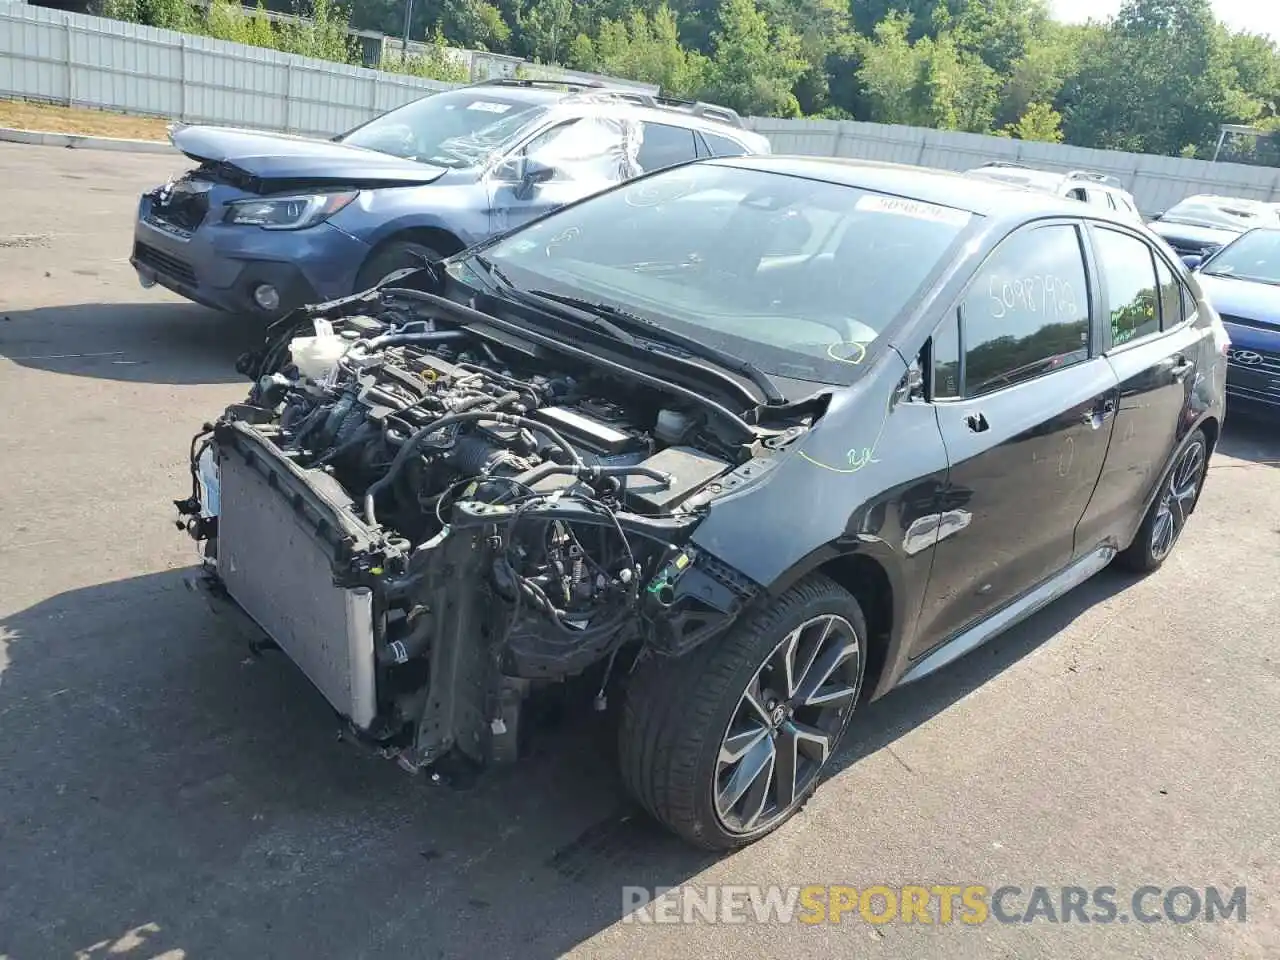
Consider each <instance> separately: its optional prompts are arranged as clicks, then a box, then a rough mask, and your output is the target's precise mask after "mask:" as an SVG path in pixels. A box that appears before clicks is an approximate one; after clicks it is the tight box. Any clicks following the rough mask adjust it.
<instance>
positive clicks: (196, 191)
mask: <svg viewBox="0 0 1280 960" xmlns="http://www.w3.org/2000/svg"><path fill="white" fill-rule="evenodd" d="M171 138H172V140H173V143H174V146H176V147H177V148H178V149H179V150H181V151H182V152H183V153H184V154H186V155H187V156H188V157H190V158H191V159H192V160H194V161H196V162H197V163H198V164H199V166H197V167H196V168H195V169H193V170H191V171H188V172H187V173H185V174H183V175H182V176H180V177H178V178H176V179H175V180H173V181H171V182H169V183H167V184H165V185H163V186H161V187H159V188H157V189H155V190H152V191H148V192H147V193H146V194H144V195H143V196H142V198H141V200H140V202H139V205H138V216H137V222H136V224H135V227H134V245H133V256H132V260H131V262H132V263H133V266H134V268H135V269H136V270H137V272H138V277H139V278H140V279H141V281H142V282H143V284H144V285H151V284H155V283H158V284H160V285H162V286H164V287H167V288H168V289H170V290H172V291H174V292H175V293H178V294H181V295H182V296H184V297H187V298H188V299H190V300H194V301H196V302H197V303H202V304H205V305H206V306H210V307H214V308H215V309H221V310H227V311H231V312H247V313H250V314H261V315H263V316H265V317H271V316H276V315H279V314H282V313H285V312H287V311H288V310H290V309H292V308H294V307H296V306H299V305H300V304H303V303H315V302H318V301H322V300H330V299H333V298H335V297H344V296H347V295H348V294H350V293H352V292H354V291H357V290H364V289H367V288H368V287H370V286H372V285H374V284H376V283H377V282H378V281H380V280H381V279H382V278H383V277H385V276H387V275H388V274H391V273H393V272H395V271H396V270H399V269H402V268H404V267H410V266H420V265H421V264H422V262H423V261H424V260H434V259H440V258H442V257H445V256H447V255H449V254H452V253H457V252H458V251H459V250H461V249H462V248H463V247H467V246H470V245H471V244H474V243H477V242H479V241H481V240H484V239H485V238H487V237H490V236H493V235H494V234H497V233H501V232H503V231H504V230H509V229H511V228H512V227H515V226H518V225H520V224H522V223H525V222H527V221H529V220H532V219H533V218H535V217H537V216H540V215H541V214H544V213H546V212H547V211H549V210H552V209H554V208H556V207H558V206H560V205H562V204H565V203H568V202H570V201H572V200H577V199H579V198H580V197H584V196H586V195H587V194H590V193H594V192H596V191H597V190H603V189H604V188H606V187H608V186H610V185H612V184H616V183H619V182H621V181H622V180H626V179H628V178H630V177H634V176H637V175H639V174H641V173H646V172H650V171H653V170H656V169H659V168H661V167H665V166H670V165H672V164H677V163H684V162H686V161H689V160H693V159H695V158H697V157H712V156H736V155H740V154H752V153H767V152H768V151H769V142H768V140H766V139H765V138H764V137H762V136H760V135H759V134H757V133H753V132H752V131H750V130H747V129H746V128H745V126H744V125H743V122H742V120H741V118H740V117H739V116H738V115H737V114H736V113H735V112H734V111H732V110H730V109H728V108H725V107H719V106H715V105H714V104H708V103H690V102H686V101H679V100H672V99H669V98H664V97H655V96H652V95H649V94H647V93H639V92H636V91H633V90H620V89H614V88H607V87H602V86H600V85H598V84H597V85H583V84H577V83H566V82H561V81H538V80H491V81H487V82H485V83H480V84H473V85H471V86H467V87H463V88H460V89H455V90H449V91H445V92H442V93H436V94H431V95H429V96H426V97H423V98H421V99H419V100H416V101H414V102H412V103H409V104H406V105H405V106H402V107H400V108H398V109H396V110H392V111H390V112H389V113H386V114H383V115H382V116H380V117H377V118H375V119H373V120H371V121H369V122H368V123H366V124H364V125H362V126H360V127H357V128H356V129H355V130H352V131H350V132H349V133H346V134H343V135H342V136H340V137H336V138H334V139H333V140H315V139H309V138H306V137H294V136H285V135H282V134H273V133H263V132H259V131H253V130H234V129H228V128H223V127H204V126H190V127H183V128H180V129H177V130H175V131H174V132H173V133H172V134H171Z"/></svg>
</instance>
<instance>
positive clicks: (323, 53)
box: [278, 0, 354, 63]
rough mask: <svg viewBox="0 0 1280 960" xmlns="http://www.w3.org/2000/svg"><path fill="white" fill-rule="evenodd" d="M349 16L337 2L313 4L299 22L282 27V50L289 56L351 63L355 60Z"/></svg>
mask: <svg viewBox="0 0 1280 960" xmlns="http://www.w3.org/2000/svg"><path fill="white" fill-rule="evenodd" d="M347 24H348V21H347V15H346V14H345V13H344V12H343V11H342V9H341V8H339V7H338V6H337V5H336V4H335V3H334V2H333V0H311V5H310V8H309V9H305V10H299V12H298V18H297V19H296V20H291V21H288V22H286V23H283V24H281V26H280V34H279V43H278V48H279V49H280V50H283V51H284V52H285V53H297V54H300V55H302V56H304V57H317V58H319V59H321V60H335V61H337V62H338V63H349V62H351V61H352V60H353V59H354V56H353V51H352V49H351V44H350V38H349V37H348V35H347Z"/></svg>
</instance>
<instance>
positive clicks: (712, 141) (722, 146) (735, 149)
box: [702, 130, 747, 157]
mask: <svg viewBox="0 0 1280 960" xmlns="http://www.w3.org/2000/svg"><path fill="white" fill-rule="evenodd" d="M702 139H703V140H705V141H706V143H707V146H708V147H710V148H711V155H712V156H713V157H741V156H743V155H744V154H746V152H747V150H746V148H745V147H744V146H743V145H742V144H740V143H739V142H738V141H737V140H733V139H730V138H729V137H722V136H720V135H719V134H718V133H707V131H705V130H703V131H702Z"/></svg>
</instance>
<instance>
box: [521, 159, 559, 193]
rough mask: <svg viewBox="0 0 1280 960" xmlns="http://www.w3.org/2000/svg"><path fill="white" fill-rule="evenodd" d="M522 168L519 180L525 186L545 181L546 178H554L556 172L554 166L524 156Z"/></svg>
mask: <svg viewBox="0 0 1280 960" xmlns="http://www.w3.org/2000/svg"><path fill="white" fill-rule="evenodd" d="M523 166H524V169H523V170H521V172H520V173H521V176H520V182H521V183H523V184H525V185H526V186H529V187H532V186H535V185H536V184H539V183H546V182H547V181H548V180H551V179H554V178H555V175H556V173H557V171H556V168H555V167H553V166H551V164H549V163H543V162H542V161H541V160H535V159H533V158H531V157H530V158H526V159H525V161H524V165H523Z"/></svg>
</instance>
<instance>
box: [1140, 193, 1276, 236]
mask: <svg viewBox="0 0 1280 960" xmlns="http://www.w3.org/2000/svg"><path fill="white" fill-rule="evenodd" d="M1160 219H1161V220H1163V221H1165V222H1166V223H1184V224H1187V225H1189V226H1195V227H1220V228H1222V229H1224V230H1239V231H1244V230H1248V229H1250V228H1251V227H1271V226H1277V225H1280V219H1277V217H1276V215H1275V213H1274V212H1273V211H1272V210H1270V209H1268V208H1267V207H1265V206H1264V205H1262V204H1260V203H1257V202H1256V201H1249V200H1240V201H1236V202H1232V201H1230V200H1214V199H1212V198H1207V197H1188V198H1187V199H1186V200H1183V201H1181V202H1179V203H1176V204H1174V205H1173V206H1172V207H1170V208H1169V209H1168V210H1166V211H1165V212H1164V214H1163V215H1162V216H1161V217H1160Z"/></svg>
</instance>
